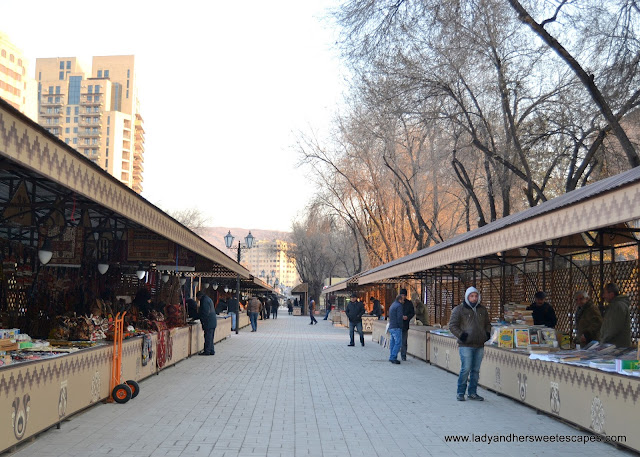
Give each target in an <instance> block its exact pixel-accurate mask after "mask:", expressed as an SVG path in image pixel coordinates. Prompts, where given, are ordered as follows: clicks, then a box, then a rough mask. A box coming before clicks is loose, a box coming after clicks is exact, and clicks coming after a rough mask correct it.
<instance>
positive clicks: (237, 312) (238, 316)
mask: <svg viewBox="0 0 640 457" xmlns="http://www.w3.org/2000/svg"><path fill="white" fill-rule="evenodd" d="M238 264H240V240H238ZM236 301H237V304H236V306H237V308H236V335H237V334H238V332H239V329H240V273H238V277H237V278H236Z"/></svg>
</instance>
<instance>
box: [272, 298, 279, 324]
mask: <svg viewBox="0 0 640 457" xmlns="http://www.w3.org/2000/svg"><path fill="white" fill-rule="evenodd" d="M278 306H280V303H278V297H276V296H275V295H272V296H271V317H272V318H274V319H277V318H278Z"/></svg>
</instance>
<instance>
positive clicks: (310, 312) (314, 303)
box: [309, 300, 318, 325]
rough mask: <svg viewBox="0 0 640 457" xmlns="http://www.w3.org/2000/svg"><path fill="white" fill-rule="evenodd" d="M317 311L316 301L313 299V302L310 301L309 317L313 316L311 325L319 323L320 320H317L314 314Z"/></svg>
mask: <svg viewBox="0 0 640 457" xmlns="http://www.w3.org/2000/svg"><path fill="white" fill-rule="evenodd" d="M315 312H316V301H315V300H311V302H310V303H309V317H311V322H309V325H313V324H317V323H318V321H317V320H316V318H315V316H314V315H313V313H315Z"/></svg>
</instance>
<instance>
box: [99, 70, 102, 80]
mask: <svg viewBox="0 0 640 457" xmlns="http://www.w3.org/2000/svg"><path fill="white" fill-rule="evenodd" d="M98 78H102V70H98Z"/></svg>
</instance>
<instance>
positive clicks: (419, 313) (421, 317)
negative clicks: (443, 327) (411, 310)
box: [414, 300, 429, 325]
mask: <svg viewBox="0 0 640 457" xmlns="http://www.w3.org/2000/svg"><path fill="white" fill-rule="evenodd" d="M414 306H415V308H416V320H417V321H420V322H421V323H422V325H429V314H428V313H427V305H425V304H424V303H422V302H421V301H420V300H417V301H416V303H415V305H414Z"/></svg>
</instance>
